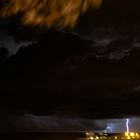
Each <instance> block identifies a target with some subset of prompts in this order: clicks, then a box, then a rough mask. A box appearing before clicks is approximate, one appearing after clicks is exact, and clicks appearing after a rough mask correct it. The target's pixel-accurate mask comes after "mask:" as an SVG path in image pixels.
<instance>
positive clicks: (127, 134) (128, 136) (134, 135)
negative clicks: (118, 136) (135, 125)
mask: <svg viewBox="0 0 140 140" xmlns="http://www.w3.org/2000/svg"><path fill="white" fill-rule="evenodd" d="M124 138H125V139H128V140H130V139H138V138H139V134H138V133H134V132H125V137H124Z"/></svg>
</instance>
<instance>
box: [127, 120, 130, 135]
mask: <svg viewBox="0 0 140 140" xmlns="http://www.w3.org/2000/svg"><path fill="white" fill-rule="evenodd" d="M129 122H130V120H129V119H126V131H127V133H129V132H130V129H129Z"/></svg>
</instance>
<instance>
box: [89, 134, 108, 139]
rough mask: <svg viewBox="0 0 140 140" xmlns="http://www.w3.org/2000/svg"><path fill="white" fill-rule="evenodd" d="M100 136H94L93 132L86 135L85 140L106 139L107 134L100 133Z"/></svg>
mask: <svg viewBox="0 0 140 140" xmlns="http://www.w3.org/2000/svg"><path fill="white" fill-rule="evenodd" d="M99 135H100V136H96V135H95V134H94V133H93V132H88V133H86V139H88V140H101V139H106V138H107V137H106V136H107V134H103V133H100V134H99Z"/></svg>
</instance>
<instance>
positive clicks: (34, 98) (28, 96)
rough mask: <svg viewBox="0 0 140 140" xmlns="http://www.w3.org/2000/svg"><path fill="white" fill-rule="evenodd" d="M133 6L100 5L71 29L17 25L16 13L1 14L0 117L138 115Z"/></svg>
mask: <svg viewBox="0 0 140 140" xmlns="http://www.w3.org/2000/svg"><path fill="white" fill-rule="evenodd" d="M139 6H140V1H139V0H133V1H132V0H123V1H122V0H103V3H102V5H101V6H100V8H99V9H98V10H89V11H87V12H86V13H85V14H84V15H82V16H81V17H80V18H79V20H78V23H77V25H76V27H75V28H74V29H69V28H67V29H66V28H55V27H52V28H47V27H39V26H31V25H22V23H21V20H20V18H21V17H20V16H21V15H20V14H19V15H15V16H11V17H5V18H3V17H1V18H0V46H1V48H0V110H1V112H2V113H1V114H2V115H3V114H5V113H4V112H8V114H9V113H12V114H13V113H14V114H18V115H23V114H26V113H27V114H33V115H41V116H48V115H49V116H52V115H53V116H55V115H57V116H59V117H69V118H73V117H78V118H84V119H88V118H90V119H94V118H96V119H99V118H114V117H125V116H135V115H138V116H139V115H140V11H139ZM21 120H22V119H21Z"/></svg>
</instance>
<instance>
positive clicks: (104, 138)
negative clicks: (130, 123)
mask: <svg viewBox="0 0 140 140" xmlns="http://www.w3.org/2000/svg"><path fill="white" fill-rule="evenodd" d="M138 139H140V136H139V134H138V133H135V132H125V133H124V134H122V135H121V134H120V135H115V136H108V135H107V134H106V133H99V134H98V135H96V134H95V133H94V132H87V133H86V139H85V140H138Z"/></svg>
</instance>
